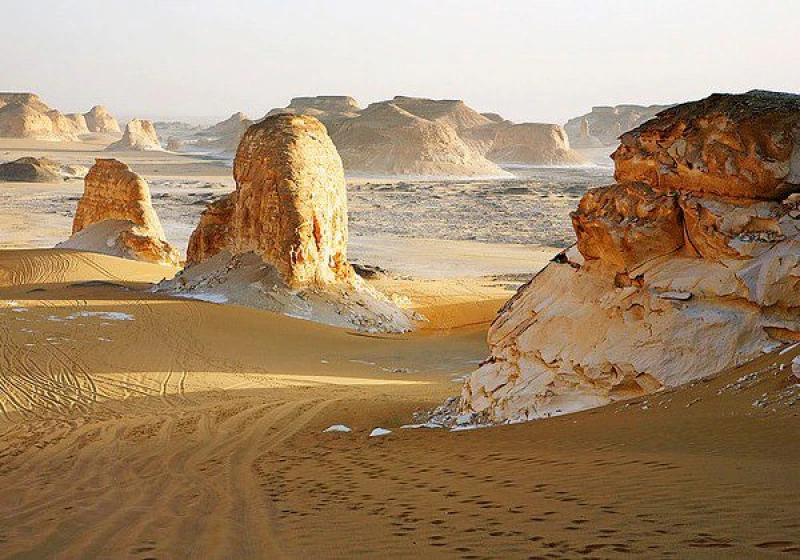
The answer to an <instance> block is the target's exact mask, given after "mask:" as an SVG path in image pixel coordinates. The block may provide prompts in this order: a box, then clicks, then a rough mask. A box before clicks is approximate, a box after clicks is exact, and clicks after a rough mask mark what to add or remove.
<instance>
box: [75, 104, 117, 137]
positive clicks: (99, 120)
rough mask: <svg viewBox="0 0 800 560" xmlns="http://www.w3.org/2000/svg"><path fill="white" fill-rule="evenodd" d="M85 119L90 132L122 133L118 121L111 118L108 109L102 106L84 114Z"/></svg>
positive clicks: (96, 106) (97, 106)
mask: <svg viewBox="0 0 800 560" xmlns="http://www.w3.org/2000/svg"><path fill="white" fill-rule="evenodd" d="M83 117H84V119H85V120H86V126H87V127H88V129H89V132H102V133H113V132H121V130H120V127H119V123H118V122H117V119H115V118H114V117H113V116H111V113H109V112H108V109H106V108H105V107H103V106H102V105H95V106H94V107H92V108H91V109H90V110H89V111H88V112H87V113H84V114H83Z"/></svg>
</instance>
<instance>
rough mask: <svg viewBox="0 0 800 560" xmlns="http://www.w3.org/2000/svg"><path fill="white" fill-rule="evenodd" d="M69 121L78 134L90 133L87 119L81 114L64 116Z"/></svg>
mask: <svg viewBox="0 0 800 560" xmlns="http://www.w3.org/2000/svg"><path fill="white" fill-rule="evenodd" d="M64 118H66V119H67V120H68V121H70V122H71V123H72V127H73V129H74V130H75V132H76V133H77V134H86V133H87V132H89V125H87V124H86V117H84V116H83V114H81V113H67V114H66V115H64Z"/></svg>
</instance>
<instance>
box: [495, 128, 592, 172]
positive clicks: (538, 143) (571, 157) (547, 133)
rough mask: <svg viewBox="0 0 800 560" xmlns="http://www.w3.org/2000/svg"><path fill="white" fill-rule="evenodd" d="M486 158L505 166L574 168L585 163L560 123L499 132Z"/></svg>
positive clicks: (507, 129) (505, 129)
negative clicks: (571, 145) (560, 166)
mask: <svg viewBox="0 0 800 560" xmlns="http://www.w3.org/2000/svg"><path fill="white" fill-rule="evenodd" d="M487 157H488V158H489V159H490V160H492V161H494V162H497V163H502V164H522V165H575V164H580V163H586V161H585V160H584V159H583V158H582V157H581V156H580V155H579V154H578V153H577V152H575V151H574V150H572V149H571V148H570V145H569V139H568V138H567V133H566V132H564V129H563V128H561V127H560V126H559V125H557V124H539V123H523V124H515V125H512V126H508V127H506V128H503V129H502V130H500V131H498V132H497V136H496V137H495V140H494V143H493V144H492V147H491V149H490V150H489V152H488V153H487Z"/></svg>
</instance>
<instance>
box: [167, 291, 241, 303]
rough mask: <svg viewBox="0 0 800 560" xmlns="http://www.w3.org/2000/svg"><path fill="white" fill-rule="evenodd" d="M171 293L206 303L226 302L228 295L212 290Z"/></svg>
mask: <svg viewBox="0 0 800 560" xmlns="http://www.w3.org/2000/svg"><path fill="white" fill-rule="evenodd" d="M172 295H174V296H176V297H180V298H184V299H196V300H199V301H205V302H208V303H219V304H223V303H228V297H227V296H226V295H225V294H217V293H214V292H175V293H173V294H172Z"/></svg>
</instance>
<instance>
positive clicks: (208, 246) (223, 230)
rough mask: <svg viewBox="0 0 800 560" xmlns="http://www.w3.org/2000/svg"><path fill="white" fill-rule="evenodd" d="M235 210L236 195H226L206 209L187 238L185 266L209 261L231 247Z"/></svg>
mask: <svg viewBox="0 0 800 560" xmlns="http://www.w3.org/2000/svg"><path fill="white" fill-rule="evenodd" d="M235 210H236V193H231V194H229V195H226V196H224V197H222V198H220V199H219V200H217V201H216V202H213V203H211V204H209V205H208V206H207V207H206V209H205V210H204V211H203V215H202V216H200V223H198V224H197V228H195V230H194V231H193V232H192V236H191V237H190V238H189V247H188V249H187V250H186V265H187V266H192V265H194V264H198V263H201V262H203V261H205V260H207V259H210V258H211V257H213V256H214V255H216V254H218V253H220V252H221V251H224V250H226V249H227V248H228V247H229V246H230V245H231V243H232V239H233V238H232V235H231V234H232V227H233V213H234V211H235Z"/></svg>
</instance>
